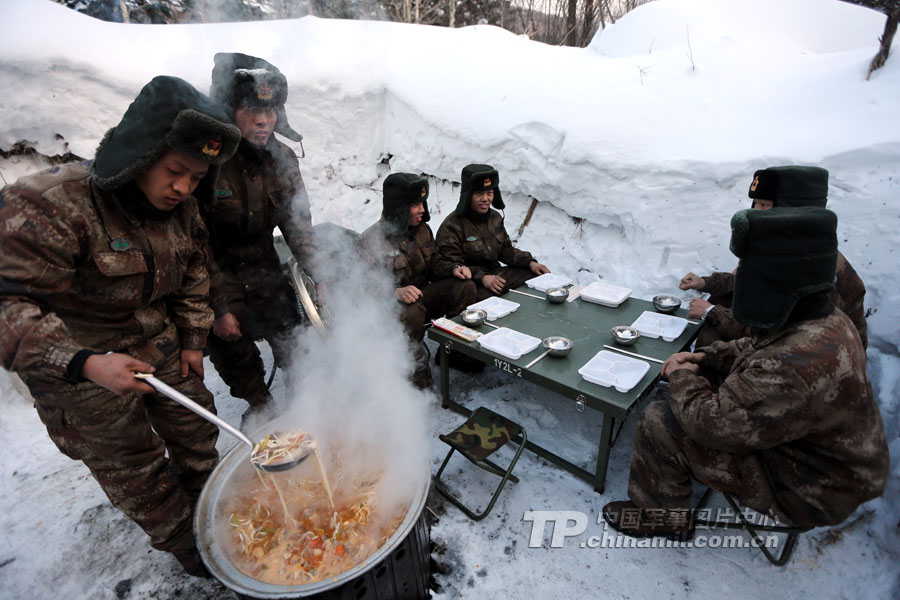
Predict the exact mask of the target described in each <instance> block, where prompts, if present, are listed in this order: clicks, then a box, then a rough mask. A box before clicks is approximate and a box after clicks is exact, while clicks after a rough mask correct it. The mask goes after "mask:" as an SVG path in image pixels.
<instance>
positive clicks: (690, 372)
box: [603, 208, 889, 537]
mask: <svg viewBox="0 0 900 600" xmlns="http://www.w3.org/2000/svg"><path fill="white" fill-rule="evenodd" d="M836 226H837V217H836V216H835V215H834V213H832V212H831V211H829V210H827V209H824V208H803V209H797V208H775V209H772V210H769V211H753V210H744V211H741V212H739V213H737V214H736V215H735V216H734V218H733V219H732V238H731V249H732V252H734V254H735V255H736V256H738V258H740V263H739V265H738V268H737V274H736V276H735V285H734V306H733V311H734V315H735V318H737V319H738V321H739V322H740V323H742V324H743V325H746V326H748V327H750V328H752V331H753V336H752V337H751V338H742V339H740V340H736V341H732V342H721V341H718V342H715V343H713V344H712V345H710V346H707V347H702V348H698V349H697V351H696V352H694V353H690V352H681V353H678V354H675V355H673V356H672V357H670V358H669V359H668V360H667V361H666V362H665V364H664V365H663V367H662V374H663V376H668V378H669V389H670V392H671V396H670V397H669V398H668V400H667V401H657V402H653V403H652V404H650V405H649V406H648V407H647V408H646V409H645V410H644V412H643V413H642V414H641V418H640V420H639V422H638V425H637V433H636V436H635V441H634V456H633V458H632V462H631V473H630V476H629V482H628V496H629V498H630V500H626V501H617V502H612V503H610V504H608V505H607V506H606V507H604V509H603V512H604V517H605V518H606V520H607V522H609V523H610V524H611V525H612V526H613V527H614V528H616V529H617V530H619V531H621V532H623V533H625V534H627V535H632V536H636V537H649V536H651V535H669V536H683V535H690V533H691V531H692V526H691V522H690V518H689V516H690V515H689V510H690V502H691V493H692V484H691V480H692V479H697V480H698V481H700V482H701V483H703V484H706V485H709V486H711V487H712V488H714V489H716V490H719V491H722V492H725V493H727V494H730V495H732V496H734V497H735V498H737V499H738V500H739V502H740V503H741V504H742V505H744V506H747V507H750V508H752V509H754V510H756V511H758V512H760V513H762V514H767V515H770V516H774V517H775V518H777V519H778V520H779V521H781V522H783V523H786V524H791V525H796V526H808V527H817V526H823V525H837V524H838V523H841V522H842V521H843V520H844V519H846V518H847V517H848V516H850V514H851V513H852V512H853V511H854V510H856V508H857V507H858V506H859V505H860V504H862V503H863V502H866V501H868V500H871V499H872V498H876V497H878V496H879V495H881V494H882V492H883V491H884V487H885V482H886V478H887V473H888V461H889V454H888V449H887V443H886V441H885V435H884V426H883V424H882V420H881V414H880V412H879V409H878V405H877V404H876V402H875V399H874V396H873V394H872V386H871V384H870V382H869V379H868V377H867V375H866V355H865V350H864V349H863V347H862V343H861V341H860V339H859V335H858V334H857V333H856V330H855V328H854V326H853V323H852V322H851V321H850V319H849V318H848V317H847V315H845V314H844V313H843V312H841V311H839V310H836V309H835V307H834V305H833V304H832V302H831V297H830V292H831V289H832V288H833V286H834V265H835V261H836V259H837V236H836ZM701 367H702V368H703V369H707V370H712V371H716V372H719V373H721V374H722V375H723V376H724V382H723V383H722V384H721V385H720V386H718V387H717V388H716V387H715V386H714V385H713V384H712V383H711V382H710V381H709V380H708V379H706V378H705V377H703V376H702V375H701ZM635 509H642V510H643V515H644V516H645V517H650V515H653V518H655V519H659V520H658V521H656V522H654V523H649V522H647V521H646V520H645V521H641V522H639V521H638V520H633V521H631V522H624V521H623V520H622V518H621V515H624V514H627V513H628V512H629V511H632V512H631V518H632V519H634V517H635V514H636V513H635V512H634V511H635ZM647 509H659V510H656V511H648V510H647ZM637 514H641V513H640V510H639V511H638V513H637ZM682 517H687V518H682ZM655 525H658V526H655Z"/></svg>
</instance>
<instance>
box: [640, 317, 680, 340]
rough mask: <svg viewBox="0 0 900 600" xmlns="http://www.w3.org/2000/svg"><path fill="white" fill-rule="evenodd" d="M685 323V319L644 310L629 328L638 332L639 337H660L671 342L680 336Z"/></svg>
mask: <svg viewBox="0 0 900 600" xmlns="http://www.w3.org/2000/svg"><path fill="white" fill-rule="evenodd" d="M687 323H688V322H687V319H682V318H681V317H673V316H672V315H664V314H662V313H658V312H653V311H649V310H645V311H644V312H643V313H641V316H639V317H638V318H637V320H636V321H635V322H634V323H632V324H631V326H632V327H634V328H635V329H637V330H638V331H640V332H641V335H645V336H647V337H650V338H658V337H662V339H664V340H665V341H667V342H671V341H672V340H674V339H675V338H677V337H678V336H679V335H681V332H683V331H684V328H685V327H687Z"/></svg>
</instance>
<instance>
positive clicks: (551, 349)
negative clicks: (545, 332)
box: [543, 335, 575, 358]
mask: <svg viewBox="0 0 900 600" xmlns="http://www.w3.org/2000/svg"><path fill="white" fill-rule="evenodd" d="M543 345H544V349H545V350H547V351H548V352H547V353H548V354H549V355H550V356H555V357H557V358H559V357H563V356H565V355H567V354H568V353H569V352H571V351H572V348H574V347H575V343H574V342H573V341H572V340H570V339H569V338H567V337H563V336H561V335H551V336H549V337H545V338H544V342H543Z"/></svg>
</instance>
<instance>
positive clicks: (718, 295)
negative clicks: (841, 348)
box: [680, 166, 869, 348]
mask: <svg viewBox="0 0 900 600" xmlns="http://www.w3.org/2000/svg"><path fill="white" fill-rule="evenodd" d="M748 195H749V196H750V198H752V199H753V208H755V209H758V210H767V209H769V208H772V207H773V206H777V207H782V208H785V207H804V206H814V207H820V208H824V207H825V204H826V202H827V199H828V171H826V170H825V169H822V168H820V167H799V166H788V167H770V168H768V169H761V170H759V171H756V172H755V173H754V174H753V182H752V183H751V184H750V190H749V192H748ZM680 287H681V289H683V290H690V289H693V290H698V291H701V292H707V293H709V294H710V297H709V300H708V301H707V300H702V299H700V298H695V299H694V300H692V301H691V305H690V310H689V312H688V317H690V318H699V317H701V316H704V315H706V320H705V323H704V326H703V328H702V329H701V330H700V333H699V334H698V336H697V343H698V345H701V346H703V345H708V344H710V343H712V342H713V341H715V340H722V341H728V340H736V339H738V338H741V337H745V336H747V335H749V330H748V329H747V328H746V327H744V326H743V325H741V323H740V322H738V321H737V319H735V318H734V315H733V314H732V311H731V295H732V292H733V290H734V274H733V273H713V274H711V275H707V276H706V277H699V276H697V275H695V274H694V273H688V274H687V275H685V276H684V278H682V280H681V286H680ZM865 295H866V287H865V285H863V282H862V280H861V279H860V278H859V275H857V273H856V271H855V270H854V269H853V267H852V266H851V265H850V263H849V262H848V261H847V259H846V258H845V257H844V255H843V254H841V253H840V252H838V254H837V265H836V267H835V286H834V289H833V290H832V292H831V301H832V303H834V305H835V306H836V307H838V308H839V309H841V310H842V311H844V313H846V314H847V316H848V317H850V320H851V321H853V324H854V326H856V331H857V332H858V333H859V337H860V338H861V339H862V343H863V348H865V347H867V346H868V343H869V339H868V335H867V327H866V312H865V308H864V307H863V300H864V298H865Z"/></svg>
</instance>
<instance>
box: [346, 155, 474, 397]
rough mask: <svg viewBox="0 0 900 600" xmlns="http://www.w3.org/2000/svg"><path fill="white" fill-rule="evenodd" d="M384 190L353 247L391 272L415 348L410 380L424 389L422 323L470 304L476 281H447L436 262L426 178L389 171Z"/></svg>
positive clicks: (426, 369) (447, 274)
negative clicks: (374, 216)
mask: <svg viewBox="0 0 900 600" xmlns="http://www.w3.org/2000/svg"><path fill="white" fill-rule="evenodd" d="M383 191H384V195H383V207H384V208H383V210H382V213H381V219H380V220H379V221H378V222H376V223H375V224H374V225H372V226H371V227H369V228H368V229H366V230H365V231H364V232H363V233H362V234H361V235H360V236H359V239H358V240H357V244H358V249H359V252H360V254H361V256H362V257H363V258H364V259H365V260H369V261H371V262H375V263H376V264H377V265H378V266H381V267H385V268H387V269H389V270H390V271H391V272H392V273H393V278H394V285H395V289H394V295H395V296H396V298H397V300H398V302H400V303H401V305H402V308H401V310H400V322H401V323H402V324H403V327H404V329H405V330H406V333H407V335H409V338H410V340H412V342H413V344H414V345H415V361H416V368H415V371H414V372H413V375H412V382H413V383H414V384H415V385H416V386H417V387H419V388H424V387H427V386H428V385H430V384H431V371H430V369H429V367H428V363H427V357H426V353H425V349H424V347H423V345H422V341H423V339H424V338H425V324H426V323H427V322H430V321H431V320H432V319H436V318H438V317H440V316H443V315H447V316H450V317H452V316H454V315H458V314H459V313H460V311H462V310H463V309H464V308H465V307H466V306H468V305H469V304H472V303H473V302H475V283H474V282H473V281H471V280H464V279H457V278H454V277H451V275H452V272H451V270H450V269H449V268H448V267H446V266H443V267H441V266H439V264H438V261H437V246H436V245H435V243H434V234H432V233H431V227H429V226H428V221H429V219H430V218H431V215H429V213H428V179H426V178H425V177H417V176H416V175H413V174H412V173H393V174H391V175H388V177H387V178H386V179H385V180H384V185H383Z"/></svg>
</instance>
